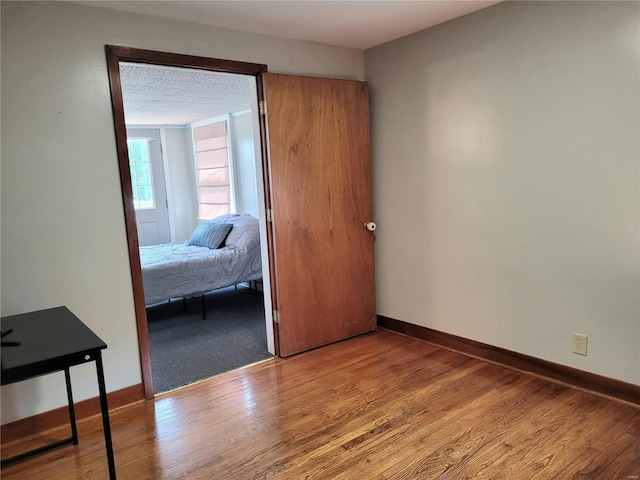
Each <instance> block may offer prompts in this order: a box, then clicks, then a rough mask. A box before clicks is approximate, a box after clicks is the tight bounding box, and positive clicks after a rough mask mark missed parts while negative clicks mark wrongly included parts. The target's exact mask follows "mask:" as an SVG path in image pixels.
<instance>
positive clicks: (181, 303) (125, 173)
mask: <svg viewBox="0 0 640 480" xmlns="http://www.w3.org/2000/svg"><path fill="white" fill-rule="evenodd" d="M107 58H108V66H109V76H110V82H111V89H112V102H113V110H114V124H115V130H116V143H117V148H118V159H119V163H120V174H121V183H122V189H123V201H124V208H125V220H126V226H127V236H128V242H129V254H130V261H131V270H132V280H133V290H134V303H135V307H136V323H137V328H138V339H139V347H140V358H141V365H142V377H143V385H144V391H145V398H147V399H149V398H153V395H154V386H153V380H152V378H153V371H154V369H153V365H152V356H153V355H152V352H151V348H152V342H151V341H150V332H149V330H150V323H149V322H153V321H154V320H157V319H158V318H160V319H161V320H162V319H166V318H168V317H166V314H167V311H169V312H171V311H172V312H174V313H175V314H176V315H177V314H178V313H179V314H180V315H190V314H192V312H193V311H197V312H198V313H197V315H198V316H199V315H200V312H204V314H205V315H206V314H207V312H208V311H209V310H211V312H210V313H209V314H210V315H211V314H213V315H214V316H216V318H218V319H219V317H220V315H219V313H220V311H219V310H218V309H217V306H219V305H220V304H227V305H231V304H237V303H238V301H237V297H238V295H241V294H247V295H248V294H249V293H247V292H251V293H250V294H252V295H253V297H252V298H251V302H249V303H251V304H252V305H253V308H254V310H255V303H256V302H255V296H256V295H258V296H259V298H260V299H264V302H260V303H261V305H260V308H259V310H261V312H262V318H263V325H262V328H263V331H264V333H265V337H266V349H267V350H268V353H270V354H275V353H276V352H275V342H274V334H273V323H272V312H271V298H270V292H271V283H270V275H269V271H270V270H269V260H268V247H267V240H266V239H267V228H266V214H265V192H264V181H263V170H262V162H261V161H260V160H261V153H262V151H261V138H260V127H259V119H258V108H257V106H258V97H259V95H261V92H260V91H259V88H258V87H259V85H258V82H257V75H259V74H260V73H261V72H264V71H266V67H265V66H263V65H257V64H245V63H242V62H228V61H217V60H212V59H197V60H198V61H197V62H196V61H194V60H195V59H194V58H193V57H184V56H174V55H171V54H163V53H161V52H152V51H144V50H136V49H128V48H124V47H110V46H108V47H107ZM123 66H127V68H129V67H130V66H131V67H146V68H152V69H156V73H157V72H158V69H171V70H173V71H174V73H175V71H177V70H179V69H181V70H182V71H183V72H189V73H192V74H196V75H197V76H202V75H205V74H207V75H218V76H224V77H225V79H226V80H227V83H234V81H236V80H237V82H236V83H243V84H246V83H247V79H249V82H248V83H249V85H250V87H251V88H250V89H249V92H248V94H249V98H248V102H249V108H248V109H247V108H245V109H244V110H243V111H236V112H231V113H233V114H235V115H229V116H228V118H227V123H226V124H227V125H228V126H229V129H230V130H233V128H234V124H238V125H243V126H242V127H239V128H243V129H244V135H245V138H244V140H246V136H247V135H249V136H250V137H251V140H252V141H251V142H247V141H238V142H235V140H237V139H234V138H231V135H229V149H230V150H233V149H234V142H235V143H236V145H235V147H236V149H238V150H241V149H245V150H247V149H249V150H252V151H250V152H247V151H245V152H238V154H239V155H240V154H242V153H244V157H243V158H244V160H242V161H239V162H236V164H235V165H230V168H229V170H230V171H233V169H234V167H235V169H236V172H235V175H230V178H229V182H230V183H231V186H232V187H235V188H232V189H231V190H232V192H233V193H232V196H233V201H232V202H230V205H231V206H232V207H233V208H231V210H230V211H229V213H237V214H246V215H249V216H250V215H251V214H253V216H254V218H255V219H256V220H257V222H256V225H257V227H256V228H257V229H259V233H260V245H259V247H258V248H259V250H260V252H259V253H260V258H261V261H260V263H261V270H262V272H264V275H262V276H261V277H260V278H256V277H255V275H254V276H253V277H246V278H247V279H248V281H246V282H245V281H243V282H239V284H235V283H234V284H230V285H228V286H227V285H225V287H227V288H225V289H223V290H221V291H218V292H214V293H209V294H207V295H203V294H202V292H200V291H198V292H197V293H198V295H192V296H191V295H185V296H183V297H182V298H178V299H177V300H178V301H177V302H176V298H173V299H172V300H171V303H169V302H154V301H153V300H154V299H149V297H148V296H147V298H146V299H145V287H144V281H143V273H142V269H141V259H140V250H139V247H140V246H141V245H142V244H143V243H148V242H147V241H146V239H144V238H143V235H145V232H139V230H138V226H137V224H136V218H137V217H138V218H139V215H137V214H138V210H136V208H135V207H136V205H137V204H136V203H135V200H136V195H135V193H136V192H135V189H136V188H138V185H137V184H136V183H135V179H133V180H134V182H132V177H133V176H134V175H135V172H133V171H132V170H131V167H130V165H129V160H128V150H129V149H127V140H128V139H132V138H142V139H147V140H149V139H151V138H153V137H154V136H159V137H160V138H159V140H161V141H160V142H159V143H160V145H161V148H162V150H161V151H162V156H163V159H164V160H165V162H164V166H163V170H164V173H165V174H167V175H166V181H165V185H164V187H165V188H164V190H166V193H167V196H168V198H169V200H168V202H166V203H165V205H157V206H160V207H165V208H166V209H167V210H172V209H173V212H171V211H169V219H170V221H169V224H170V228H169V230H170V231H169V235H170V238H171V240H172V241H173V240H178V241H184V240H185V239H187V238H188V235H189V234H190V233H191V230H193V219H191V226H189V224H190V221H189V220H185V218H184V215H182V216H181V215H176V214H175V213H176V212H175V210H177V209H182V207H184V205H186V204H187V203H190V202H191V203H192V199H186V200H185V199H182V200H177V199H178V195H177V194H176V190H180V189H181V188H183V187H184V185H183V186H182V187H181V186H180V182H176V181H175V180H176V174H175V172H172V171H171V170H172V166H171V165H169V164H168V162H166V159H167V155H168V153H169V150H170V149H171V146H170V145H168V142H167V140H168V137H170V136H171V137H175V136H176V135H175V134H176V130H175V128H178V127H175V125H173V126H172V125H168V123H173V122H167V121H158V120H156V121H154V123H156V125H154V128H157V130H156V132H157V133H159V135H154V133H151V134H149V132H146V133H145V135H141V134H140V131H141V128H147V129H148V127H150V125H149V122H141V121H140V120H139V119H137V120H136V116H135V109H134V111H133V112H129V111H127V109H126V108H125V102H124V101H123V94H124V95H127V91H126V89H125V88H123V80H124V79H123V77H122V75H121V74H122V67H123ZM213 72H215V73H213ZM240 75H241V76H242V77H241V78H240V77H239V76H240ZM234 78H235V79H236V80H234ZM147 93H148V89H147ZM245 101H247V99H245ZM203 103H206V102H203V101H202V100H201V99H200V101H198V99H197V98H196V99H193V104H194V105H196V107H197V108H195V109H196V110H198V108H200V109H202V104H203ZM154 108H155V109H157V110H161V109H162V108H161V105H158V102H155V103H154V104H153V105H152V108H151V110H153V109H154ZM223 108H230V107H229V106H228V105H227V106H226V107H223ZM214 113H215V112H214ZM218 113H219V112H218ZM215 116H216V115H213V114H212V113H211V112H208V113H207V112H203V116H201V117H200V118H197V119H194V118H192V119H191V120H192V121H191V122H189V124H188V125H189V127H190V125H191V124H197V122H199V121H200V122H201V121H203V120H205V119H206V118H213V117H215ZM132 118H133V120H132ZM247 120H248V122H247ZM144 123H146V124H144ZM158 123H159V124H161V125H158ZM179 123H181V127H180V128H185V123H184V122H179ZM247 125H248V127H247ZM169 127H175V128H171V129H169ZM247 128H248V131H247ZM127 129H129V133H130V134H129V135H128V132H127ZM133 129H137V130H133ZM167 132H170V133H171V135H167ZM190 133H191V135H192V130H190ZM186 136H187V137H189V135H186ZM192 140H193V138H191V140H190V141H187V142H186V144H187V146H188V145H189V144H191V145H193V141H192ZM174 148H175V145H174ZM187 150H188V149H187ZM183 151H184V149H183ZM249 154H251V155H249ZM188 156H189V155H187V157H188ZM240 156H242V155H240ZM249 156H251V157H252V158H253V162H252V165H249V164H248V163H247V160H246V159H247V158H248V157H249ZM230 157H231V156H230ZM251 167H253V170H252V169H251ZM178 176H179V175H178ZM247 179H248V181H249V183H251V182H252V183H253V184H254V185H255V188H256V190H255V192H254V195H253V199H251V198H250V197H251V196H250V195H248V194H247V189H246V188H244V189H243V188H238V185H239V184H240V183H242V182H244V183H245V184H246V183H247ZM183 180H184V179H183ZM183 183H184V182H183ZM176 185H178V186H176ZM161 187H163V185H156V186H155V188H156V189H157V190H162V188H161ZM196 188H197V187H196ZM191 191H192V192H193V191H194V190H193V189H191ZM138 196H139V195H138ZM172 199H173V201H172ZM158 203H160V204H161V203H162V202H161V201H160V202H156V204H158ZM132 207H133V208H132ZM240 210H242V211H240ZM181 211H182V210H181ZM247 211H250V213H246V212H247ZM232 216H233V215H232ZM236 216H238V215H236ZM240 216H242V215H240ZM187 217H188V215H187ZM200 220H210V219H200ZM229 221H231V222H233V221H235V219H231V220H229ZM196 223H197V217H196ZM233 228H235V227H233ZM186 237H187V238H186ZM231 237H232V233H229V236H228V237H227V240H228V239H229V238H231ZM141 240H144V241H141ZM227 240H225V242H226V241H227ZM143 248H146V247H143ZM236 279H238V278H236ZM239 279H240V280H242V279H243V278H241V277H239ZM147 290H150V289H149V288H147ZM196 290H197V289H196ZM216 295H217V296H216ZM207 303H208V304H209V306H208V307H207V306H206V304H207ZM241 303H242V302H241ZM245 303H247V302H245ZM152 305H153V306H152ZM158 306H159V307H160V308H159V309H158V308H157V307H158ZM176 307H179V308H180V309H181V310H180V312H178V310H177V309H176ZM158 310H162V311H163V312H160V313H158ZM236 314H237V312H236ZM198 322H199V323H200V322H202V319H201V318H198ZM205 323H207V321H205V322H203V323H200V324H199V325H197V327H199V328H201V327H202V326H203V325H205ZM210 325H211V323H208V325H207V326H210ZM178 332H179V330H178ZM178 334H179V333H178ZM189 343H195V342H189ZM193 362H194V361H193V360H192V362H191V363H193ZM182 363H185V362H182ZM209 363H210V362H209ZM237 366H240V365H237ZM232 368H233V366H232ZM214 373H215V372H214ZM155 390H156V392H157V391H158V389H155Z"/></svg>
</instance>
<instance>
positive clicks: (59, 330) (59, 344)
mask: <svg viewBox="0 0 640 480" xmlns="http://www.w3.org/2000/svg"><path fill="white" fill-rule="evenodd" d="M1 323H2V331H3V332H6V331H7V330H8V329H13V331H12V332H11V333H10V334H8V335H6V336H5V337H3V338H2V340H3V341H13V342H20V345H18V346H3V347H2V349H1V352H2V353H1V355H0V357H1V360H0V361H1V362H2V368H1V372H0V373H1V377H0V379H1V383H2V385H7V384H9V383H15V382H20V381H22V380H26V379H28V378H33V377H38V376H40V375H46V374H49V373H53V372H60V371H64V375H65V380H66V383H67V398H68V401H69V417H70V421H71V437H69V438H66V439H63V440H60V441H57V442H55V443H52V444H50V445H46V446H44V447H40V448H37V449H35V450H30V451H28V452H25V453H22V454H20V455H16V456H14V457H11V458H7V459H6V460H2V461H1V463H0V465H1V466H5V465H8V464H11V463H14V462H17V461H18V460H22V459H24V458H27V457H30V456H32V455H36V454H38V453H42V452H46V451H48V450H51V449H52V448H56V447H59V446H61V445H65V444H67V443H72V444H74V445H77V444H78V430H77V427H76V416H75V411H74V406H73V397H72V394H71V376H70V374H69V368H70V367H72V366H74V365H79V364H81V363H87V362H91V361H95V362H96V370H97V373H98V389H99V390H100V407H101V409H102V425H103V428H104V440H105V444H106V447H107V460H108V463H109V478H111V479H115V478H116V467H115V462H114V459H113V445H112V444H111V426H110V424H109V407H108V406H107V393H106V390H105V386H104V370H103V366H102V352H101V351H102V350H103V349H105V348H107V345H106V344H105V343H104V342H103V341H102V340H100V338H99V337H98V336H97V335H96V334H95V333H93V332H92V331H91V330H90V329H89V327H87V326H86V325H85V324H84V323H82V322H81V321H80V319H78V317H76V316H75V315H74V314H73V313H71V312H70V311H69V309H68V308H67V307H56V308H50V309H48V310H40V311H38V312H31V313H23V314H21V315H12V316H10V317H2V319H1Z"/></svg>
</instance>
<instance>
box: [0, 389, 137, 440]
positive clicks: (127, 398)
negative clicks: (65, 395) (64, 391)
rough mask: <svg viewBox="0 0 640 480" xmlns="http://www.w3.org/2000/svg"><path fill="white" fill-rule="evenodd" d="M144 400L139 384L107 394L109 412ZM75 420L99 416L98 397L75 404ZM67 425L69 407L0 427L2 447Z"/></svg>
mask: <svg viewBox="0 0 640 480" xmlns="http://www.w3.org/2000/svg"><path fill="white" fill-rule="evenodd" d="M140 400H144V389H143V386H142V384H141V383H139V384H137V385H132V386H130V387H126V388H123V389H121V390H116V391H115V392H110V393H108V394H107V402H108V404H109V410H113V409H115V408H119V407H123V406H125V405H129V404H130V403H134V402H138V401H140ZM75 412H76V420H82V419H83V418H88V417H92V416H94V415H100V413H101V409H100V397H94V398H89V399H87V400H83V401H81V402H76V403H75ZM68 423H69V407H67V406H66V405H65V406H64V407H60V408H56V409H55V410H49V411H48V412H43V413H39V414H37V415H33V416H31V417H27V418H23V419H21V420H16V421H15V422H11V423H7V424H5V425H2V426H1V427H0V432H1V436H2V440H1V441H2V445H5V444H7V443H10V442H13V441H15V440H19V439H21V438H26V437H29V436H32V435H37V434H39V433H42V432H44V431H47V430H50V429H52V428H56V427H60V426H62V425H66V424H68Z"/></svg>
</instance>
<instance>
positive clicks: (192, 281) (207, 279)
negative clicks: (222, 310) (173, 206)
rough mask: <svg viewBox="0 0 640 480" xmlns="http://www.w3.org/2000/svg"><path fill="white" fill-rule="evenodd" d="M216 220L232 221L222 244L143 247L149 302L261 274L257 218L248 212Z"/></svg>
mask: <svg viewBox="0 0 640 480" xmlns="http://www.w3.org/2000/svg"><path fill="white" fill-rule="evenodd" d="M214 221H215V222H224V223H232V224H233V228H232V229H231V232H229V235H228V236H227V239H226V240H225V243H224V246H223V247H222V248H218V249H209V248H207V247H196V246H193V245H189V244H188V243H187V242H173V243H165V244H161V245H151V246H146V247H140V263H141V265H142V278H143V283H144V297H145V304H146V305H151V304H153V303H158V302H162V301H165V300H168V299H170V298H176V297H186V296H191V295H198V294H201V293H204V292H208V291H210V290H215V289H218V288H223V287H228V286H231V285H236V284H238V283H242V282H248V281H251V280H259V279H261V278H262V263H261V258H260V232H259V229H258V221H257V220H256V219H255V218H253V217H252V216H250V215H247V214H245V215H224V216H222V217H218V218H217V219H215V220H214Z"/></svg>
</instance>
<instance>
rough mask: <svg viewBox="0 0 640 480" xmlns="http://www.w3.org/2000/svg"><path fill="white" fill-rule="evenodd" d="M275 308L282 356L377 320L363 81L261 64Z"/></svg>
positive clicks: (340, 337) (364, 327)
mask: <svg viewBox="0 0 640 480" xmlns="http://www.w3.org/2000/svg"><path fill="white" fill-rule="evenodd" d="M263 78H264V98H265V100H266V126H267V145H268V152H269V155H268V162H267V163H268V166H267V168H268V171H267V174H268V175H269V182H270V192H271V193H270V196H271V198H270V204H271V208H272V210H273V222H272V223H271V240H272V249H271V251H272V269H273V272H272V273H273V280H274V283H275V290H276V292H275V295H274V302H275V306H274V308H275V309H277V310H278V311H279V313H280V316H279V317H280V320H279V324H277V328H278V338H279V354H280V355H281V356H288V355H292V354H295V353H298V352H302V351H305V350H309V349H311V348H314V347H318V346H321V345H326V344H329V343H332V342H336V341H338V340H343V339H345V338H349V337H353V336H356V335H359V334H362V333H365V332H370V331H372V330H374V329H375V326H376V307H375V282H374V264H373V240H374V239H373V234H372V233H371V232H369V231H367V229H365V228H364V224H365V222H369V221H372V220H373V218H372V216H373V213H372V200H371V159H370V140H369V99H368V90H367V84H366V83H364V82H357V81H349V80H332V79H323V78H310V77H296V76H289V75H274V74H264V75H263Z"/></svg>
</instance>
